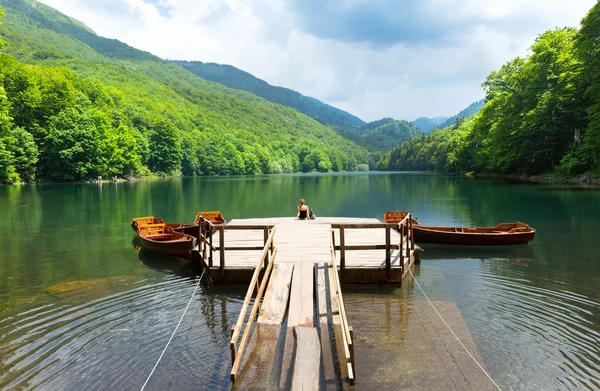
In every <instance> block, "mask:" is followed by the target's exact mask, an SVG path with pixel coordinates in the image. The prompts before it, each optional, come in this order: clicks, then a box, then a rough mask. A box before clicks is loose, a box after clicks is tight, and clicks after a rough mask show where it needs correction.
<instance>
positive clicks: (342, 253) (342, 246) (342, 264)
mask: <svg viewBox="0 0 600 391" xmlns="http://www.w3.org/2000/svg"><path fill="white" fill-rule="evenodd" d="M345 271H346V242H345V240H344V226H343V225H340V272H341V273H342V277H343V276H344V274H345ZM336 273H337V271H336Z"/></svg>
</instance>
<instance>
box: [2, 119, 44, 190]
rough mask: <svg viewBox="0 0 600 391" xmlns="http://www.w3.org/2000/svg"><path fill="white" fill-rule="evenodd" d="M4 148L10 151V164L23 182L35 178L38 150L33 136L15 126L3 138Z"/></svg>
mask: <svg viewBox="0 0 600 391" xmlns="http://www.w3.org/2000/svg"><path fill="white" fill-rule="evenodd" d="M4 144H5V146H6V149H7V150H8V151H9V152H10V153H11V155H12V160H11V164H12V166H13V167H14V168H15V172H16V173H17V174H18V175H19V177H20V179H21V180H22V181H24V182H32V181H34V180H35V169H36V164H37V162H38V156H39V151H38V147H37V145H36V144H35V141H34V139H33V136H32V135H31V134H30V133H29V132H27V131H26V130H25V129H23V128H20V127H16V128H14V129H13V130H12V131H11V134H10V136H7V137H5V138H4Z"/></svg>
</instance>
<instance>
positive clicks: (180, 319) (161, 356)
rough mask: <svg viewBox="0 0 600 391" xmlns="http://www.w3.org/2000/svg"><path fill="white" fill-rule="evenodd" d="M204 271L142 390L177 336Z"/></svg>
mask: <svg viewBox="0 0 600 391" xmlns="http://www.w3.org/2000/svg"><path fill="white" fill-rule="evenodd" d="M204 272H205V270H202V274H201V275H200V278H199V279H198V283H197V284H196V288H194V292H193V293H192V297H190V300H189V301H188V303H187V306H186V307H185V310H183V314H181V318H179V322H178V323H177V326H175V330H173V334H171V338H169V341H168V342H167V345H166V346H165V348H164V349H163V351H162V353H161V354H160V357H159V358H158V360H157V361H156V364H154V368H152V371H151V372H150V374H149V375H148V378H147V379H146V381H145V382H144V385H143V386H142V389H141V390H140V391H144V388H145V387H146V385H147V384H148V382H149V381H150V378H151V377H152V375H153V374H154V371H155V370H156V367H158V363H160V360H162V358H163V355H164V354H165V352H166V351H167V348H168V347H169V344H170V343H171V340H173V337H174V336H175V333H176V332H177V329H178V328H179V325H180V324H181V321H182V320H183V317H184V316H185V313H186V312H187V310H188V308H190V304H192V300H193V299H194V296H196V291H198V287H199V286H200V281H202V277H204Z"/></svg>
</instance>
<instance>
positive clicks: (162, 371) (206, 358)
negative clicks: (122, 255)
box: [0, 276, 243, 390]
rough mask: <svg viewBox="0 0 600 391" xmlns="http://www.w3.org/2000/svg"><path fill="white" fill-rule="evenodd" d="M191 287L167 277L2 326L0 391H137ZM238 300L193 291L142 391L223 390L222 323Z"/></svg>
mask: <svg viewBox="0 0 600 391" xmlns="http://www.w3.org/2000/svg"><path fill="white" fill-rule="evenodd" d="M195 283H196V280H194V279H190V278H180V277H173V276H168V277H166V278H161V279H157V280H156V281H151V280H149V281H146V282H145V285H142V286H138V287H136V288H134V289H130V290H128V291H125V292H121V293H117V294H113V295H110V296H107V297H104V298H100V299H96V300H93V301H90V302H87V303H83V304H73V301H72V300H63V301H61V300H57V301H56V302H55V303H51V304H47V305H42V306H40V307H38V308H34V309H30V310H28V311H25V312H22V313H20V314H17V315H14V316H11V317H7V318H5V319H3V320H2V321H0V335H1V337H2V343H1V345H0V388H8V389H11V388H16V389H20V388H38V387H42V388H49V389H66V390H69V389H71V390H79V389H82V388H84V387H88V388H89V387H91V388H92V389H137V388H140V387H141V385H142V384H143V383H144V381H145V380H146V377H147V376H148V374H149V373H150V371H151V370H152V367H153V366H154V364H155V362H156V360H157V359H158V357H159V356H160V353H161V352H162V349H163V348H164V346H165V344H166V343H167V341H168V339H169V337H170V335H171V333H172V332H173V330H174V328H175V326H176V324H177V322H178V320H179V318H180V316H181V314H182V312H183V310H184V308H185V306H186V305H187V302H188V300H189V298H190V296H191V294H192V292H193V290H194V288H195ZM241 294H243V293H241V290H240V291H239V292H238V291H236V290H235V289H233V290H230V291H229V292H225V293H223V292H221V293H220V294H213V293H210V292H207V291H206V289H204V288H201V289H200V290H199V291H198V293H197V294H196V295H195V297H194V300H193V301H192V305H191V306H190V309H189V310H188V312H187V313H186V315H185V317H184V319H183V321H182V323H181V325H180V327H179V330H178V332H177V334H176V336H175V337H174V339H173V341H172V342H171V345H170V346H169V349H168V350H167V352H166V353H165V356H164V357H163V359H162V361H161V365H160V366H159V367H158V368H157V370H156V372H155V374H154V375H153V377H152V379H151V380H150V383H149V385H152V387H153V388H155V389H159V388H166V387H167V386H172V387H174V389H198V387H199V386H200V387H203V388H204V389H211V390H212V389H225V388H228V387H230V382H229V379H228V376H227V374H228V371H229V364H230V363H229V359H230V357H229V353H228V352H229V350H228V339H227V338H228V335H229V331H228V330H229V327H230V326H229V324H228V323H230V322H231V320H230V319H235V316H236V315H237V311H239V308H240V307H241V304H240V303H241V299H240V295H241ZM70 297H71V298H73V297H77V293H76V292H70ZM190 368H194V370H192V371H191V370H190ZM198 377H201V379H198ZM199 380H202V381H201V382H200V381H199ZM163 386H164V387H163Z"/></svg>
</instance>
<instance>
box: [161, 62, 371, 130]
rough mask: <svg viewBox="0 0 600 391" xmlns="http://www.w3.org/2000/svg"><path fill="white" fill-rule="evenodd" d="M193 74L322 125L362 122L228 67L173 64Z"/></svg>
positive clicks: (348, 125)
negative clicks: (251, 95) (258, 98)
mask: <svg viewBox="0 0 600 391" xmlns="http://www.w3.org/2000/svg"><path fill="white" fill-rule="evenodd" d="M173 63H175V64H178V65H180V66H182V67H183V68H185V69H187V70H188V71H190V72H192V73H193V74H195V75H197V76H199V77H201V78H203V79H206V80H211V81H214V82H217V83H220V84H223V85H225V86H227V87H230V88H235V89H238V90H244V91H248V92H250V93H252V94H255V95H258V96H260V97H262V98H264V99H266V100H268V101H271V102H274V103H279V104H282V105H284V106H288V107H291V108H293V109H296V110H298V111H299V112H301V113H304V114H306V115H308V116H309V117H311V118H314V119H315V120H317V121H319V122H320V123H322V124H323V125H327V126H331V127H333V128H335V129H342V130H350V129H353V128H355V127H357V126H361V125H364V123H365V122H364V121H363V120H361V119H360V118H358V117H355V116H353V115H352V114H350V113H347V112H345V111H343V110H340V109H337V108H335V107H332V106H329V105H327V104H325V103H323V102H321V101H319V100H317V99H315V98H311V97H308V96H304V95H302V94H300V93H299V92H296V91H294V90H290V89H289V88H283V87H275V86H272V85H270V84H268V83H267V82H265V81H264V80H261V79H259V78H257V77H255V76H253V75H251V74H250V73H248V72H244V71H242V70H241V69H238V68H236V67H233V66H231V65H221V64H214V63H203V62H200V61H173Z"/></svg>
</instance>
